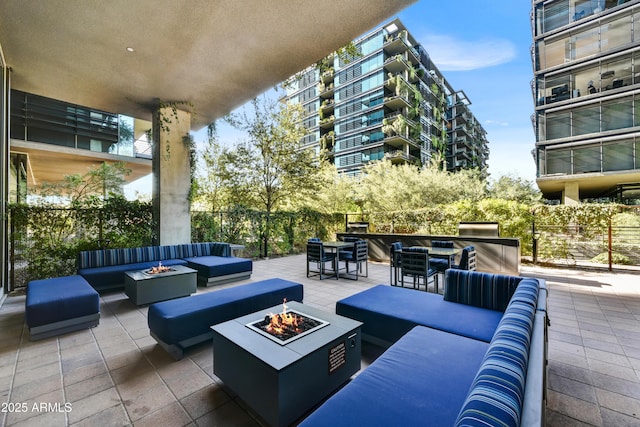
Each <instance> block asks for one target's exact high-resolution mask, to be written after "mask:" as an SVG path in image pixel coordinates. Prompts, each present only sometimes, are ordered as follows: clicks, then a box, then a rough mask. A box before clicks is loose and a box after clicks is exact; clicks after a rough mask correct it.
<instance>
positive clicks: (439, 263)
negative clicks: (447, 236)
mask: <svg viewBox="0 0 640 427" xmlns="http://www.w3.org/2000/svg"><path fill="white" fill-rule="evenodd" d="M431 247H433V248H446V249H453V248H454V245H453V242H452V241H451V240H432V241H431ZM447 258H449V257H448V256H447V257H438V256H436V255H431V257H430V258H429V267H431V268H433V269H435V270H438V272H439V273H444V272H445V270H446V269H447V268H449V260H448V259H447Z"/></svg>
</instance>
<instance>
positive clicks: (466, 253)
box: [451, 246, 476, 271]
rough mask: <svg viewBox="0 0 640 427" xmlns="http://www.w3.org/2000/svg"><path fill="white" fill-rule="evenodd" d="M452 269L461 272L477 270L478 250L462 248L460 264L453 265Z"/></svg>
mask: <svg viewBox="0 0 640 427" xmlns="http://www.w3.org/2000/svg"><path fill="white" fill-rule="evenodd" d="M451 268H456V269H459V270H472V271H475V270H476V248H475V247H474V246H465V247H464V248H462V254H461V255H460V263H459V264H453V265H451Z"/></svg>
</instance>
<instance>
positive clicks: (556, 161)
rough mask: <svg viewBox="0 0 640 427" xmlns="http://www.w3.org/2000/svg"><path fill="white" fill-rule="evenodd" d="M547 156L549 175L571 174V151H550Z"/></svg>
mask: <svg viewBox="0 0 640 427" xmlns="http://www.w3.org/2000/svg"><path fill="white" fill-rule="evenodd" d="M546 154H547V174H548V175H554V174H562V175H570V174H571V150H568V149H564V150H549V151H547V152H546Z"/></svg>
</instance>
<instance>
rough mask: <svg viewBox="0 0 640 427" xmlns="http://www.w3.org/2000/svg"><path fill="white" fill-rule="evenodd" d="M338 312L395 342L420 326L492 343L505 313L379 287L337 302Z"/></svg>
mask: <svg viewBox="0 0 640 427" xmlns="http://www.w3.org/2000/svg"><path fill="white" fill-rule="evenodd" d="M336 313H337V314H339V315H342V316H346V317H350V318H352V319H356V320H359V321H361V322H363V323H364V325H363V326H362V332H363V334H367V335H371V336H373V337H376V338H378V339H381V340H383V341H386V342H395V341H397V340H398V339H399V338H400V337H401V336H402V335H404V334H405V333H407V332H408V331H409V330H411V329H412V328H413V327H414V326H416V325H422V326H428V327H430V328H434V329H439V330H441V331H445V332H450V333H453V334H456V335H461V336H464V337H468V338H473V339H477V340H481V341H485V342H490V341H491V338H492V337H493V334H494V333H495V330H496V328H497V326H498V323H500V319H502V315H503V313H501V312H498V311H495V310H488V309H484V308H480V307H474V306H470V305H465V304H459V303H455V302H449V301H445V300H444V299H443V298H442V296H441V295H438V294H432V293H427V292H417V291H415V290H412V289H404V288H398V287H392V286H387V285H378V286H375V287H373V288H371V289H368V290H366V291H363V292H360V293H358V294H355V295H352V296H350V297H348V298H345V299H343V300H340V301H338V302H337V303H336Z"/></svg>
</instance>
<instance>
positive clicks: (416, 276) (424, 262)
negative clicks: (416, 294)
mask: <svg viewBox="0 0 640 427" xmlns="http://www.w3.org/2000/svg"><path fill="white" fill-rule="evenodd" d="M405 276H410V277H412V278H413V289H420V279H421V278H422V283H424V288H425V291H428V290H429V278H430V277H433V290H434V292H435V293H438V271H437V270H435V269H433V268H429V251H428V250H427V249H426V248H420V247H417V248H403V249H402V252H400V284H401V286H402V287H403V288H404V278H405Z"/></svg>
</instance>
